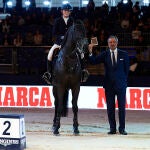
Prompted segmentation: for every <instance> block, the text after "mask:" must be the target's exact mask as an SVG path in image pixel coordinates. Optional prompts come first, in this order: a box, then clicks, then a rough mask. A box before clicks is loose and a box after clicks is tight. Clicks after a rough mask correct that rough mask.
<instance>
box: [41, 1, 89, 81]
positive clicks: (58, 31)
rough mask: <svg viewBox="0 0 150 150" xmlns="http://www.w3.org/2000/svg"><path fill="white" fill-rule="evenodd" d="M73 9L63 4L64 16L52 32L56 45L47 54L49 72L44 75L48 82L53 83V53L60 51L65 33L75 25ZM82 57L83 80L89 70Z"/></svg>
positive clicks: (58, 19) (56, 21)
mask: <svg viewBox="0 0 150 150" xmlns="http://www.w3.org/2000/svg"><path fill="white" fill-rule="evenodd" d="M71 10H72V6H71V5H70V4H69V3H67V4H63V5H62V7H61V13H62V16H61V17H59V18H57V19H56V20H55V22H54V25H53V32H52V34H53V38H54V40H55V41H54V45H53V46H52V47H51V49H50V50H49V53H48V56H47V72H46V73H44V75H43V78H44V80H45V81H46V82H47V83H48V84H51V83H52V66H53V65H52V60H53V57H54V56H53V55H54V54H53V53H56V50H57V52H58V51H59V49H60V48H61V44H62V41H63V39H64V35H65V33H66V32H67V30H68V28H69V27H70V26H72V25H73V18H71V17H70V14H71ZM80 58H81V66H82V70H83V72H82V79H81V81H84V80H86V79H87V77H88V72H87V70H85V69H84V64H83V62H84V61H83V60H84V58H83V55H81V56H80ZM85 78H86V79H85Z"/></svg>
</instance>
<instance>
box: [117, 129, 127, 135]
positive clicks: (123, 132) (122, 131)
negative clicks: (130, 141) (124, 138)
mask: <svg viewBox="0 0 150 150" xmlns="http://www.w3.org/2000/svg"><path fill="white" fill-rule="evenodd" d="M119 133H120V134H122V135H127V134H128V133H127V132H126V131H125V130H121V131H119Z"/></svg>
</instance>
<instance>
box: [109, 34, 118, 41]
mask: <svg viewBox="0 0 150 150" xmlns="http://www.w3.org/2000/svg"><path fill="white" fill-rule="evenodd" d="M111 38H112V39H115V40H116V42H117V43H118V38H117V36H115V35H110V36H109V37H108V40H109V39H111ZM108 40H107V42H108Z"/></svg>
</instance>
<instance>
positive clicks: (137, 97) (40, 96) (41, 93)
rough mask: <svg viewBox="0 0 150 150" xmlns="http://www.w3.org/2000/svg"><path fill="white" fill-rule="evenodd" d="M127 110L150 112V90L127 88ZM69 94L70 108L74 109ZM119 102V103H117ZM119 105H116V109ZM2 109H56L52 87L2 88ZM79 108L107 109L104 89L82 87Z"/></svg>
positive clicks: (0, 93)
mask: <svg viewBox="0 0 150 150" xmlns="http://www.w3.org/2000/svg"><path fill="white" fill-rule="evenodd" d="M126 96H127V97H126V101H127V103H126V108H127V109H133V110H134V109H138V110H150V88H140V87H139V88H138V87H136V88H135V87H134V88H130V87H128V88H127V92H126ZM71 101H72V97H71V92H69V102H68V107H70V108H71V107H72V102H71ZM116 102H117V101H116ZM117 106H118V104H117V103H116V107H117ZM0 107H44V108H45V107H46V108H52V107H54V97H53V94H52V87H51V86H0ZM78 107H79V108H90V109H106V98H105V92H104V89H103V88H102V87H89V86H81V88H80V93H79V98H78Z"/></svg>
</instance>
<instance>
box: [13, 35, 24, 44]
mask: <svg viewBox="0 0 150 150" xmlns="http://www.w3.org/2000/svg"><path fill="white" fill-rule="evenodd" d="M22 42H23V40H22V37H21V35H20V33H17V35H16V37H15V38H14V41H13V44H14V45H15V46H22Z"/></svg>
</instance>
